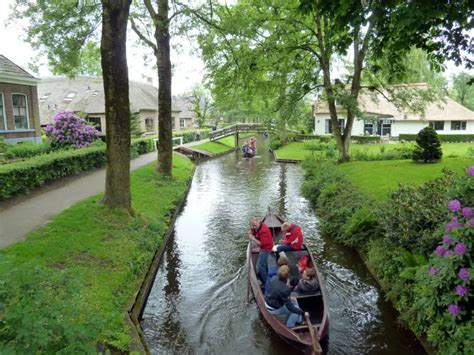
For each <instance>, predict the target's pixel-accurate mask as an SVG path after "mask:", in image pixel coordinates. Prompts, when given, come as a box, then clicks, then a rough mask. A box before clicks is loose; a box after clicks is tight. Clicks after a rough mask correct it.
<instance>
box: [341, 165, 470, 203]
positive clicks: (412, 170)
mask: <svg viewBox="0 0 474 355" xmlns="http://www.w3.org/2000/svg"><path fill="white" fill-rule="evenodd" d="M473 164H474V159H472V158H445V159H443V160H442V161H441V162H440V163H437V164H417V163H413V162H412V161H411V160H385V161H355V162H350V163H346V164H341V165H339V169H340V170H341V171H343V172H344V173H345V174H346V176H347V177H348V178H349V179H350V180H351V181H352V182H353V183H354V184H355V185H356V186H358V187H359V188H360V189H361V190H362V191H364V192H365V193H367V194H369V195H371V196H372V197H374V198H376V199H377V200H384V199H386V198H387V197H388V193H389V192H390V191H393V190H396V189H397V187H398V184H411V185H419V184H421V183H423V182H426V181H428V180H432V179H434V178H436V177H438V176H441V175H442V170H443V169H444V168H447V169H450V170H452V171H454V172H456V173H462V172H463V171H465V170H466V168H467V167H468V166H470V165H473Z"/></svg>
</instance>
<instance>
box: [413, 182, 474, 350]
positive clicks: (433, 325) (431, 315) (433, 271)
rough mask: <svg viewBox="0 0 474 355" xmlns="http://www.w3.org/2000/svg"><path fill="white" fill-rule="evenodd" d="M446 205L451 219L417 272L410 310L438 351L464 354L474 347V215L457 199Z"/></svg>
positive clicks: (419, 326) (420, 329)
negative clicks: (426, 264)
mask: <svg viewBox="0 0 474 355" xmlns="http://www.w3.org/2000/svg"><path fill="white" fill-rule="evenodd" d="M471 179H472V180H474V178H473V177H471ZM463 207H464V208H463ZM448 208H449V209H450V211H451V212H452V215H451V217H452V218H451V221H450V222H449V223H447V224H446V226H445V233H444V235H443V237H442V238H440V240H439V245H438V246H437V247H436V249H435V251H434V253H433V254H432V255H431V258H430V262H429V265H428V266H426V267H424V268H422V269H420V270H419V272H418V273H417V275H416V280H417V285H416V288H415V296H416V301H415V302H414V304H413V307H412V312H413V314H416V326H417V330H418V331H422V332H426V333H427V334H428V340H429V341H430V342H431V343H432V344H434V345H435V346H436V347H437V348H438V349H439V350H440V352H441V353H446V354H447V353H449V354H455V353H459V354H467V353H469V351H472V350H473V349H474V337H473V335H474V318H473V315H474V313H473V311H474V292H473V289H474V275H473V274H472V273H473V270H474V217H473V213H472V210H471V208H469V207H468V206H462V205H461V204H460V203H459V201H458V200H452V201H450V202H449V204H448Z"/></svg>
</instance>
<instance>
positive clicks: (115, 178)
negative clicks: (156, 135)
mask: <svg viewBox="0 0 474 355" xmlns="http://www.w3.org/2000/svg"><path fill="white" fill-rule="evenodd" d="M130 3H131V0H102V39H101V46H100V52H101V57H102V59H101V63H102V73H103V74H102V75H103V81H104V94H105V117H106V120H105V121H106V138H107V170H106V177H105V196H104V202H105V204H107V205H108V206H109V207H111V208H123V209H127V210H129V209H130V207H131V197H130V104H129V98H128V66H127V53H126V40H127V21H128V15H129V11H130Z"/></svg>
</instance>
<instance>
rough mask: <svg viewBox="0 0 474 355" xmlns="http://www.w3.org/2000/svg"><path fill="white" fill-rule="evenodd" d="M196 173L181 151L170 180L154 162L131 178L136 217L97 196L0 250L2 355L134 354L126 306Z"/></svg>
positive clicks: (0, 333)
mask: <svg viewBox="0 0 474 355" xmlns="http://www.w3.org/2000/svg"><path fill="white" fill-rule="evenodd" d="M192 171H193V164H192V163H191V162H190V161H189V160H188V159H187V158H185V157H183V156H181V155H179V154H175V155H174V160H173V177H172V178H168V177H165V176H162V175H159V174H158V173H157V172H156V171H155V163H151V164H149V165H147V166H145V167H142V168H140V169H137V170H136V171H134V172H133V173H132V174H131V190H132V206H133V209H134V215H133V216H130V215H128V214H126V213H124V212H121V211H117V210H110V209H108V208H107V207H105V206H104V205H102V204H100V203H99V202H100V200H101V198H102V195H97V196H94V197H91V198H88V199H85V200H83V201H81V202H79V203H77V204H75V205H73V206H72V207H70V208H68V209H66V210H65V211H63V212H62V213H60V214H59V215H58V216H56V217H55V218H53V220H52V221H51V222H50V223H48V224H47V225H45V226H43V227H40V228H38V229H37V230H35V231H33V232H32V233H29V234H28V236H27V238H26V240H25V241H23V242H20V243H17V244H14V245H11V246H9V247H7V248H6V249H2V250H0V325H1V326H0V353H23V352H25V351H26V352H29V353H35V352H45V353H51V352H62V353H77V352H82V353H84V352H85V353H92V352H96V350H97V348H96V346H97V344H98V343H99V344H100V343H102V344H106V345H107V346H109V347H112V348H115V349H117V350H120V351H125V352H127V351H130V350H133V349H131V348H130V346H131V342H132V335H131V334H130V333H131V329H130V327H129V323H128V322H127V317H128V313H127V312H128V306H129V304H130V300H131V299H132V298H133V297H134V295H135V294H136V292H137V291H138V289H139V288H140V286H141V283H142V281H143V278H144V276H145V274H146V272H147V270H148V267H149V264H150V263H151V261H152V258H153V255H154V253H155V251H156V250H157V249H158V248H159V247H160V245H161V241H162V238H163V235H164V233H165V232H166V230H167V228H168V224H169V222H170V218H171V216H172V215H173V211H174V210H175V209H176V207H177V206H178V205H179V203H180V201H181V200H182V199H183V197H184V196H185V194H186V192H187V190H188V188H189V181H190V179H191V178H192Z"/></svg>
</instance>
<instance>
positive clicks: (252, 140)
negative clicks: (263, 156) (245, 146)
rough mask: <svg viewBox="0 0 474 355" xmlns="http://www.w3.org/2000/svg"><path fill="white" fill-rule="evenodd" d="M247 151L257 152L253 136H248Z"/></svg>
mask: <svg viewBox="0 0 474 355" xmlns="http://www.w3.org/2000/svg"><path fill="white" fill-rule="evenodd" d="M249 153H250V154H252V155H254V154H255V153H257V139H256V138H255V137H250V143H249Z"/></svg>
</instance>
